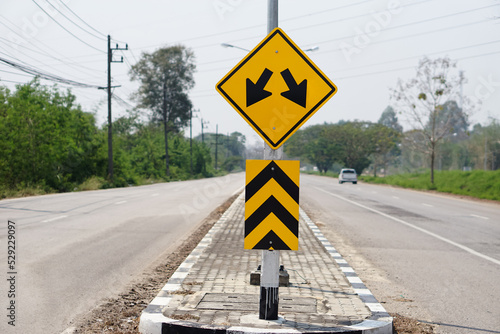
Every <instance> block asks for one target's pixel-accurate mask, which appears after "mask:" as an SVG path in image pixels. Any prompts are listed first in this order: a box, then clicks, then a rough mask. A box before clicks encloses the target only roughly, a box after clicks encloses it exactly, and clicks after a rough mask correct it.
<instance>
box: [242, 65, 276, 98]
mask: <svg viewBox="0 0 500 334" xmlns="http://www.w3.org/2000/svg"><path fill="white" fill-rule="evenodd" d="M271 75H273V72H272V71H271V70H269V69H267V68H266V69H265V70H264V72H262V74H261V75H260V77H259V80H257V82H256V83H253V82H252V80H250V79H249V78H247V107H249V106H251V105H252V104H254V103H257V102H259V101H261V100H264V99H265V98H266V97H269V96H271V95H272V94H273V93H271V92H269V91H267V90H264V87H266V85H267V82H268V81H269V79H271Z"/></svg>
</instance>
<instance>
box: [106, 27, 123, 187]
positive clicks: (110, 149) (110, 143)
mask: <svg viewBox="0 0 500 334" xmlns="http://www.w3.org/2000/svg"><path fill="white" fill-rule="evenodd" d="M114 50H128V44H125V48H119V47H118V44H116V47H115V48H111V36H110V35H108V87H107V90H108V178H109V179H110V180H111V181H113V123H112V119H111V88H114V87H119V86H113V87H112V86H111V63H123V57H121V60H119V61H118V60H116V61H115V60H113V51H114Z"/></svg>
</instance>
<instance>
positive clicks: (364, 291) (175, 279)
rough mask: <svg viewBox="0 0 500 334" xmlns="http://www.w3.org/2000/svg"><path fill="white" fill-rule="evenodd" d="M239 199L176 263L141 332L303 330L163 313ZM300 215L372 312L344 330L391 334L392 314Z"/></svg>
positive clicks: (291, 332) (148, 310) (257, 333)
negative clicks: (195, 320)
mask: <svg viewBox="0 0 500 334" xmlns="http://www.w3.org/2000/svg"><path fill="white" fill-rule="evenodd" d="M240 201H244V192H243V193H242V194H240V196H238V198H237V199H236V200H235V201H234V202H233V204H231V206H230V207H229V208H228V209H227V210H226V212H224V214H223V215H222V216H221V218H220V219H219V220H218V221H217V223H215V225H214V226H213V227H212V228H211V229H210V231H209V232H208V233H207V234H206V236H205V237H204V238H203V239H202V240H201V241H200V243H199V244H198V245H197V246H196V248H195V249H194V250H193V251H192V252H191V254H190V255H189V256H188V257H187V258H186V260H185V261H184V262H183V263H182V264H181V265H180V266H179V268H178V269H177V271H176V272H175V273H174V274H173V275H172V276H171V277H170V279H169V280H168V282H167V284H165V286H164V287H163V288H162V290H161V291H160V293H158V295H157V296H156V297H155V298H154V299H153V300H152V301H151V303H150V304H149V305H148V307H147V308H146V309H145V310H144V311H142V314H141V319H140V323H139V331H140V333H142V334H162V333H164V332H170V330H169V329H170V328H175V329H173V331H172V332H176V333H180V332H184V333H204V332H206V333H207V334H208V333H211V334H223V333H235V334H236V333H237V334H254V333H255V334H261V333H283V334H285V333H287V334H288V333H289V334H294V333H297V334H298V333H302V332H300V331H298V330H295V329H273V330H266V329H260V328H250V327H236V326H234V327H227V326H211V325H203V324H197V323H188V322H185V321H181V320H175V319H171V318H167V317H165V316H164V315H163V313H162V310H163V309H164V308H165V307H166V306H167V305H168V304H169V302H170V301H171V299H172V293H173V292H175V291H177V290H179V289H181V285H182V282H183V281H184V279H185V278H186V277H187V275H188V273H189V271H190V269H191V267H193V265H194V264H195V263H196V262H197V261H198V259H199V257H200V255H201V254H202V253H203V252H204V250H205V249H206V248H207V247H208V246H209V245H210V244H211V243H212V237H213V236H214V235H215V234H216V233H218V232H219V231H220V230H221V228H223V227H224V225H225V222H226V221H227V219H228V216H230V215H232V214H233V212H234V211H235V210H236V209H237V207H238V205H241V204H240ZM300 216H301V217H302V219H303V220H304V221H305V222H306V224H307V226H309V228H310V229H311V230H312V231H313V233H314V235H315V236H316V238H318V240H319V241H320V242H321V243H322V244H323V246H324V247H325V249H326V250H327V252H328V253H329V254H330V255H331V256H332V257H333V259H334V260H335V261H336V262H337V264H338V265H339V266H340V268H341V270H342V272H343V273H344V275H345V276H346V277H347V279H348V281H349V282H350V283H351V285H352V287H353V288H354V291H355V292H356V293H357V294H358V295H359V297H360V298H361V300H362V301H363V302H364V303H365V305H366V306H367V307H368V308H369V309H370V311H371V312H372V317H371V318H370V319H367V320H365V321H363V322H361V323H359V324H356V325H352V326H346V327H343V330H342V331H343V332H348V333H367V334H368V333H369V334H392V317H391V316H390V315H389V314H388V313H387V312H386V310H385V309H384V307H383V306H382V305H381V304H380V303H379V302H378V301H377V300H376V298H375V297H374V296H373V294H372V293H371V292H370V290H369V289H368V288H367V287H366V286H365V285H364V284H363V282H362V281H361V279H360V278H359V277H358V276H357V275H356V273H355V272H354V270H353V269H352V268H351V267H350V266H349V265H348V264H347V262H346V261H345V260H344V259H343V258H342V256H341V255H340V254H339V253H338V252H337V251H336V250H335V248H334V247H333V246H332V245H331V244H330V242H329V241H328V240H327V239H326V238H325V237H324V235H323V234H322V233H321V231H320V230H319V228H318V227H317V226H316V224H314V223H313V222H312V220H311V219H310V218H309V216H307V214H306V213H305V212H304V211H303V210H302V208H300Z"/></svg>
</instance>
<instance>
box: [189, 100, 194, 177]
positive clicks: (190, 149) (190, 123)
mask: <svg viewBox="0 0 500 334" xmlns="http://www.w3.org/2000/svg"><path fill="white" fill-rule="evenodd" d="M189 154H190V156H191V159H190V161H191V164H190V168H191V169H190V171H191V176H193V109H192V108H191V111H190V115H189Z"/></svg>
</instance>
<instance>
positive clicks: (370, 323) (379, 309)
mask: <svg viewBox="0 0 500 334" xmlns="http://www.w3.org/2000/svg"><path fill="white" fill-rule="evenodd" d="M299 213H300V216H301V217H302V219H303V220H304V222H305V223H306V224H307V226H309V228H310V229H311V231H312V232H313V234H314V236H315V237H316V238H317V239H318V240H319V241H320V242H321V244H322V245H323V247H325V249H326V251H327V252H328V254H330V256H331V257H332V258H333V259H334V260H335V262H337V264H338V265H339V267H340V270H342V272H343V273H344V275H345V277H346V278H347V280H348V281H349V283H351V286H352V287H353V289H354V292H356V294H357V295H358V296H359V298H360V299H361V300H362V301H363V303H365V305H366V307H368V309H370V311H371V312H372V316H371V317H370V318H369V319H366V320H365V321H363V322H361V323H359V324H356V325H352V326H347V327H346V328H352V329H354V330H361V332H362V333H377V334H378V333H392V317H391V316H390V314H389V313H387V311H386V310H385V308H384V307H383V306H382V305H381V304H380V303H379V302H378V301H377V299H376V298H375V296H374V295H373V294H372V293H371V291H370V290H369V289H368V288H367V287H366V285H365V284H364V283H363V281H361V279H360V278H359V277H358V275H357V274H356V272H355V271H354V269H353V268H351V266H349V264H348V263H347V261H346V260H344V258H343V257H342V255H340V254H339V253H338V252H337V250H336V249H335V247H333V246H332V244H330V242H329V241H328V239H327V238H325V236H324V235H323V233H321V231H320V229H319V227H318V226H317V225H316V224H314V222H313V221H312V220H311V218H309V216H308V215H307V214H306V213H305V211H304V210H302V208H299Z"/></svg>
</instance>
